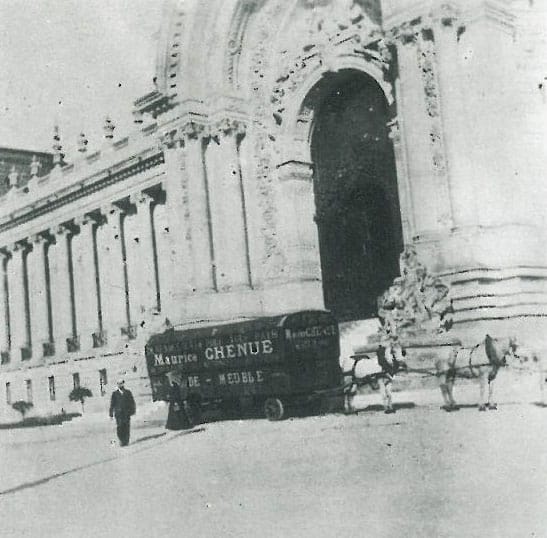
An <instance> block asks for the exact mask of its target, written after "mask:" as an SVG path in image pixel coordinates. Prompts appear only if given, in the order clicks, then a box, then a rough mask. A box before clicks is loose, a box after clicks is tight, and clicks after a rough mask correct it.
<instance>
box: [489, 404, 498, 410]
mask: <svg viewBox="0 0 547 538" xmlns="http://www.w3.org/2000/svg"><path fill="white" fill-rule="evenodd" d="M488 409H490V411H497V410H498V404H488Z"/></svg>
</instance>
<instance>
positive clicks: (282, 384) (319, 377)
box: [145, 310, 341, 420]
mask: <svg viewBox="0 0 547 538" xmlns="http://www.w3.org/2000/svg"><path fill="white" fill-rule="evenodd" d="M145 353H146V361H147V367H148V373H149V376H150V382H151V387H152V397H153V399H154V400H167V398H168V392H169V382H168V374H169V373H170V372H176V373H177V374H178V377H179V379H182V383H183V385H184V388H185V393H186V398H187V402H188V404H189V407H190V409H191V412H192V413H193V414H195V415H199V413H200V411H201V409H203V408H206V407H212V406H216V407H220V408H221V409H223V410H225V411H228V410H232V411H234V410H235V411H237V410H239V409H241V408H245V407H254V408H257V407H259V408H260V407H261V408H262V410H263V412H264V415H265V416H266V417H267V418H268V419H270V420H279V419H281V418H283V417H284V416H285V415H286V414H287V411H288V409H290V408H291V407H293V406H298V405H300V404H302V403H307V402H310V401H314V400H316V401H318V402H320V401H321V400H322V399H324V398H326V397H328V396H327V394H328V393H329V391H331V390H337V389H339V387H340V386H341V370H340V365H339V356H340V342H339V334H338V324H337V322H336V320H335V319H334V317H333V316H332V315H331V314H330V313H329V312H326V311H319V310H310V311H301V312H294V313H290V314H286V315H280V316H272V317H262V318H256V319H249V320H243V321H238V322H234V323H224V324H215V325H207V326H200V327H196V328H188V327H186V328H180V329H176V328H171V329H168V330H167V331H165V332H163V333H161V334H157V335H154V336H152V337H151V338H150V340H149V341H148V343H147V345H146V348H145Z"/></svg>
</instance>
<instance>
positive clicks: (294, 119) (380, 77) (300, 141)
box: [278, 55, 394, 165]
mask: <svg viewBox="0 0 547 538" xmlns="http://www.w3.org/2000/svg"><path fill="white" fill-rule="evenodd" d="M343 70H348V71H349V70H352V71H358V72H361V73H364V74H365V75H368V76H369V77H371V78H372V79H373V80H374V81H375V82H376V83H377V84H378V86H379V87H380V89H381V90H382V92H383V94H384V96H385V98H386V102H387V104H388V106H389V107H391V106H392V105H393V103H394V99H393V92H392V86H391V84H390V83H389V82H388V81H387V80H386V79H385V78H384V71H383V70H382V68H381V67H379V66H378V65H377V64H376V63H373V62H371V61H367V60H366V59H364V58H363V57H361V56H357V55H355V56H348V55H344V56H336V57H334V58H330V61H329V62H325V61H322V62H321V63H320V65H318V66H315V67H314V68H313V69H311V70H310V71H309V72H308V73H306V74H305V77H304V79H303V80H302V81H301V82H300V84H299V85H298V87H297V88H296V89H295V91H293V92H290V94H289V96H288V98H286V99H285V103H284V104H285V111H284V113H283V123H282V125H281V131H280V135H281V136H280V138H281V140H282V142H283V143H282V147H281V148H280V152H279V157H280V160H279V163H278V164H279V165H281V164H283V163H285V162H289V161H300V162H308V163H311V154H310V142H311V135H312V132H313V113H314V108H315V107H316V106H317V104H318V98H319V97H320V96H319V94H317V95H315V96H314V95H313V89H314V87H316V85H317V84H318V83H319V82H320V81H321V80H322V79H323V77H325V76H326V75H328V74H336V73H338V72H340V71H343Z"/></svg>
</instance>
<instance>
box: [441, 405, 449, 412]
mask: <svg viewBox="0 0 547 538" xmlns="http://www.w3.org/2000/svg"><path fill="white" fill-rule="evenodd" d="M441 409H442V410H443V411H446V412H447V413H450V411H452V407H450V406H449V405H441Z"/></svg>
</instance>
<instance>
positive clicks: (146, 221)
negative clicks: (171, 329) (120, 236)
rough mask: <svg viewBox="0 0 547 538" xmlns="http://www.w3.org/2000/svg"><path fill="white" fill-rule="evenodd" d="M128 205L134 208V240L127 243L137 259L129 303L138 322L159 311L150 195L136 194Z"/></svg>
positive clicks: (151, 199)
mask: <svg viewBox="0 0 547 538" xmlns="http://www.w3.org/2000/svg"><path fill="white" fill-rule="evenodd" d="M130 202H131V203H132V204H134V205H135V207H136V209H137V215H136V230H135V231H136V235H135V237H134V238H133V239H134V241H129V242H128V245H129V244H131V245H132V247H131V248H134V249H135V251H136V252H135V256H134V257H133V259H135V260H138V264H139V265H138V267H135V268H134V269H135V270H134V272H133V273H134V274H135V275H136V277H137V278H136V280H137V281H136V282H135V283H134V286H130V289H129V302H130V304H131V305H132V306H133V308H132V311H133V312H137V313H138V315H139V318H140V319H139V321H142V320H143V319H149V317H150V316H151V315H152V314H153V313H155V312H158V311H159V309H160V295H159V291H160V290H159V287H158V282H159V279H158V275H157V271H156V268H157V260H156V249H155V240H154V229H153V218H152V210H153V208H152V205H153V203H154V199H153V198H152V196H150V195H148V194H146V193H144V192H139V193H137V194H134V195H132V196H131V197H130Z"/></svg>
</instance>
